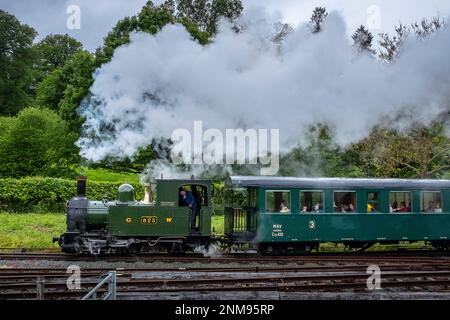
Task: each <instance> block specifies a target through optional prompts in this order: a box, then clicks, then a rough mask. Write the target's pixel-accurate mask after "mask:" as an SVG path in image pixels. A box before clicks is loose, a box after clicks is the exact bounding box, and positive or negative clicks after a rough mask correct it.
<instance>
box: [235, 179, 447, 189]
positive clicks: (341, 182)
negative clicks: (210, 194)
mask: <svg viewBox="0 0 450 320" xmlns="http://www.w3.org/2000/svg"><path fill="white" fill-rule="evenodd" d="M227 185H228V186H231V187H267V188H321V189H322V188H323V189H325V188H330V189H337V188H362V189H371V188H373V189H393V188H403V189H405V188H406V189H446V188H449V189H450V180H438V179H372V178H295V177H258V176H231V177H230V178H229V179H228V181H227Z"/></svg>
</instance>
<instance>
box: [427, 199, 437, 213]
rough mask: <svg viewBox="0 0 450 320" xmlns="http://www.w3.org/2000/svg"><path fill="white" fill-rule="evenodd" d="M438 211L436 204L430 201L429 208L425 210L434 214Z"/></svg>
mask: <svg viewBox="0 0 450 320" xmlns="http://www.w3.org/2000/svg"><path fill="white" fill-rule="evenodd" d="M435 209H436V207H435V205H434V202H433V201H430V202H429V203H428V208H426V209H425V211H426V212H434V210H435Z"/></svg>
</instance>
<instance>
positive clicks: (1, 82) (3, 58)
mask: <svg viewBox="0 0 450 320" xmlns="http://www.w3.org/2000/svg"><path fill="white" fill-rule="evenodd" d="M36 35H37V33H36V31H35V30H34V29H33V28H31V27H29V26H28V25H25V24H21V23H20V22H19V21H18V20H17V18H16V17H14V16H13V15H10V14H9V13H7V12H5V11H3V10H0V114H6V115H13V114H15V113H17V112H18V111H19V110H20V109H22V108H24V107H25V106H26V105H27V104H28V102H29V101H30V97H29V94H30V91H31V82H32V78H33V77H32V63H33V47H32V46H33V40H34V38H35V37H36Z"/></svg>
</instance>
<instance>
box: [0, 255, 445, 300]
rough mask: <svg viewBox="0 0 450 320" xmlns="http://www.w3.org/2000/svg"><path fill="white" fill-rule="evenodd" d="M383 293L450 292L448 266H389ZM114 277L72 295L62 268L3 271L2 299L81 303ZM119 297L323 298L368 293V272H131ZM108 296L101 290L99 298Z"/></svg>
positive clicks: (96, 275) (95, 271) (125, 272)
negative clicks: (41, 283) (39, 290)
mask: <svg viewBox="0 0 450 320" xmlns="http://www.w3.org/2000/svg"><path fill="white" fill-rule="evenodd" d="M381 270H382V278H381V279H382V280H381V286H382V288H383V290H384V292H390V290H397V291H398V290H400V291H401V292H409V291H414V292H417V291H419V292H432V293H445V292H447V293H448V292H449V288H450V266H448V265H443V264H439V263H431V264H430V263H417V264H415V265H407V264H394V263H388V264H386V265H384V266H381ZM108 271H110V269H104V268H88V269H82V270H81V276H82V281H81V289H80V290H68V289H67V283H66V281H67V277H68V274H67V273H66V269H64V268H58V269H54V268H48V269H41V268H27V269H23V268H0V299H36V279H37V277H41V278H44V279H45V294H44V295H45V299H79V298H80V297H82V296H83V295H85V294H86V293H87V292H88V291H89V290H90V289H92V288H93V287H94V286H95V285H96V284H97V283H98V282H99V280H100V279H101V278H102V276H103V275H104V274H105V273H106V272H108ZM116 272H117V274H118V280H117V290H118V297H119V298H124V299H126V298H127V297H129V296H130V295H133V296H138V297H145V296H146V295H149V294H150V295H152V294H153V295H155V294H156V295H158V296H161V295H174V294H183V293H189V292H197V293H209V294H216V295H218V297H220V296H221V295H222V294H224V293H227V292H228V293H230V294H232V293H233V292H235V293H236V294H242V293H243V292H249V293H254V292H285V293H286V292H294V293H305V294H306V293H312V292H315V293H318V292H319V293H320V292H328V293H329V292H335V293H339V292H344V291H349V290H350V291H355V292H365V291H367V278H368V274H367V272H366V267H363V266H361V265H359V264H346V265H342V266H338V267H336V266H334V267H333V266H315V267H306V266H303V267H286V266H278V267H259V268H252V267H243V268H230V267H222V268H203V267H202V268H174V269H153V268H136V269H135V268H132V269H124V268H118V269H116ZM102 292H104V291H102V290H100V292H99V293H102Z"/></svg>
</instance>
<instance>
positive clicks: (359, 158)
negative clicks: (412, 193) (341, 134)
mask: <svg viewBox="0 0 450 320" xmlns="http://www.w3.org/2000/svg"><path fill="white" fill-rule="evenodd" d="M348 152H349V153H353V155H356V156H354V159H355V163H356V165H357V166H358V167H360V168H361V171H362V172H363V174H364V175H365V176H372V177H397V178H439V177H443V176H445V175H446V174H448V172H449V171H450V139H449V138H448V137H447V136H446V135H445V126H444V124H443V123H439V122H435V123H433V124H431V125H430V126H427V127H426V126H420V125H416V126H414V127H412V128H411V129H410V130H408V131H407V132H404V133H401V132H398V131H396V130H390V129H387V128H382V127H378V128H375V129H374V130H373V131H372V133H371V134H370V136H369V137H367V138H366V139H363V140H361V141H359V142H357V143H356V144H354V145H352V146H351V148H349V151H348Z"/></svg>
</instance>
